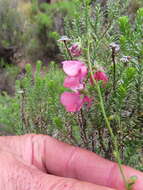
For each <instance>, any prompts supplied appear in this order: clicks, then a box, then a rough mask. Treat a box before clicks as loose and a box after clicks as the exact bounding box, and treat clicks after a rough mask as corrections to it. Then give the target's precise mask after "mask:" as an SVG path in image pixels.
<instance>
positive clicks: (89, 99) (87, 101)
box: [83, 96, 92, 108]
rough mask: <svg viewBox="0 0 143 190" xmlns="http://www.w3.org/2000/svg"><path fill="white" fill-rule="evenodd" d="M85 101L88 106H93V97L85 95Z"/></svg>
mask: <svg viewBox="0 0 143 190" xmlns="http://www.w3.org/2000/svg"><path fill="white" fill-rule="evenodd" d="M83 102H84V103H87V107H88V108H90V107H91V104H92V99H91V98H89V97H88V96H84V98H83Z"/></svg>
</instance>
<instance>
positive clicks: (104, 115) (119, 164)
mask: <svg viewBox="0 0 143 190" xmlns="http://www.w3.org/2000/svg"><path fill="white" fill-rule="evenodd" d="M89 48H90V46H89V42H88V52H87V59H88V63H89V70H90V73H91V77H92V80H93V82H94V84H95V86H96V89H97V92H98V96H99V100H100V108H101V111H102V114H103V117H104V119H105V123H106V126H107V128H108V130H109V133H110V135H111V138H112V141H113V145H114V148H115V158H116V160H117V163H118V166H119V169H120V172H121V175H122V178H123V181H124V184H125V187H126V189H127V190H129V187H128V183H127V180H126V177H125V175H124V171H123V168H122V163H121V159H120V155H119V150H118V145H117V140H116V137H115V136H114V134H113V131H112V128H111V126H110V122H109V120H108V118H107V115H106V112H105V108H104V103H103V98H102V94H101V90H100V87H99V85H98V83H97V81H96V80H95V79H94V74H93V70H92V65H91V61H90V53H89Z"/></svg>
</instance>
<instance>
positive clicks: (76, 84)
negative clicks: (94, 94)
mask: <svg viewBox="0 0 143 190" xmlns="http://www.w3.org/2000/svg"><path fill="white" fill-rule="evenodd" d="M64 87H66V88H69V89H71V90H73V91H77V90H82V89H84V84H83V83H82V81H81V80H80V78H79V77H78V76H77V77H66V78H65V80H64Z"/></svg>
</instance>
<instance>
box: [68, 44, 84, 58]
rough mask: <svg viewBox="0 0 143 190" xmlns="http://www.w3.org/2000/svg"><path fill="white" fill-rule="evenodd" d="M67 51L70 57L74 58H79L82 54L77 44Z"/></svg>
mask: <svg viewBox="0 0 143 190" xmlns="http://www.w3.org/2000/svg"><path fill="white" fill-rule="evenodd" d="M69 51H70V53H71V55H72V56H74V57H79V56H80V55H81V53H82V50H81V48H80V46H79V45H78V44H73V45H72V46H71V47H70V48H69Z"/></svg>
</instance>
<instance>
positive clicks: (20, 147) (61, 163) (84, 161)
mask: <svg viewBox="0 0 143 190" xmlns="http://www.w3.org/2000/svg"><path fill="white" fill-rule="evenodd" d="M4 141H5V144H8V145H10V146H11V148H12V146H13V147H15V148H14V150H15V151H17V152H19V154H21V155H22V156H23V158H24V159H25V160H27V161H29V162H32V163H33V164H34V165H35V166H37V167H38V168H40V169H42V170H43V171H45V172H46V170H47V171H48V173H51V174H54V175H59V176H64V177H73V178H76V179H80V180H83V181H88V182H92V183H96V184H98V185H103V186H108V187H112V188H117V189H119V190H123V189H125V188H124V185H123V180H122V178H121V175H120V172H119V169H118V166H117V164H115V163H113V162H111V161H108V160H105V159H103V158H101V157H100V156H97V155H96V154H95V153H92V152H89V151H87V150H84V149H80V148H75V147H73V146H71V145H68V144H65V143H62V142H59V141H57V140H56V139H54V138H52V137H49V136H44V135H25V136H20V137H12V138H11V137H8V138H7V141H6V140H4ZM29 159H30V160H29ZM124 172H125V175H126V177H127V178H129V177H130V176H134V175H136V176H137V178H138V180H137V182H136V184H135V185H134V189H133V190H142V189H143V173H141V172H139V171H136V170H134V169H131V168H130V167H125V166H124Z"/></svg>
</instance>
